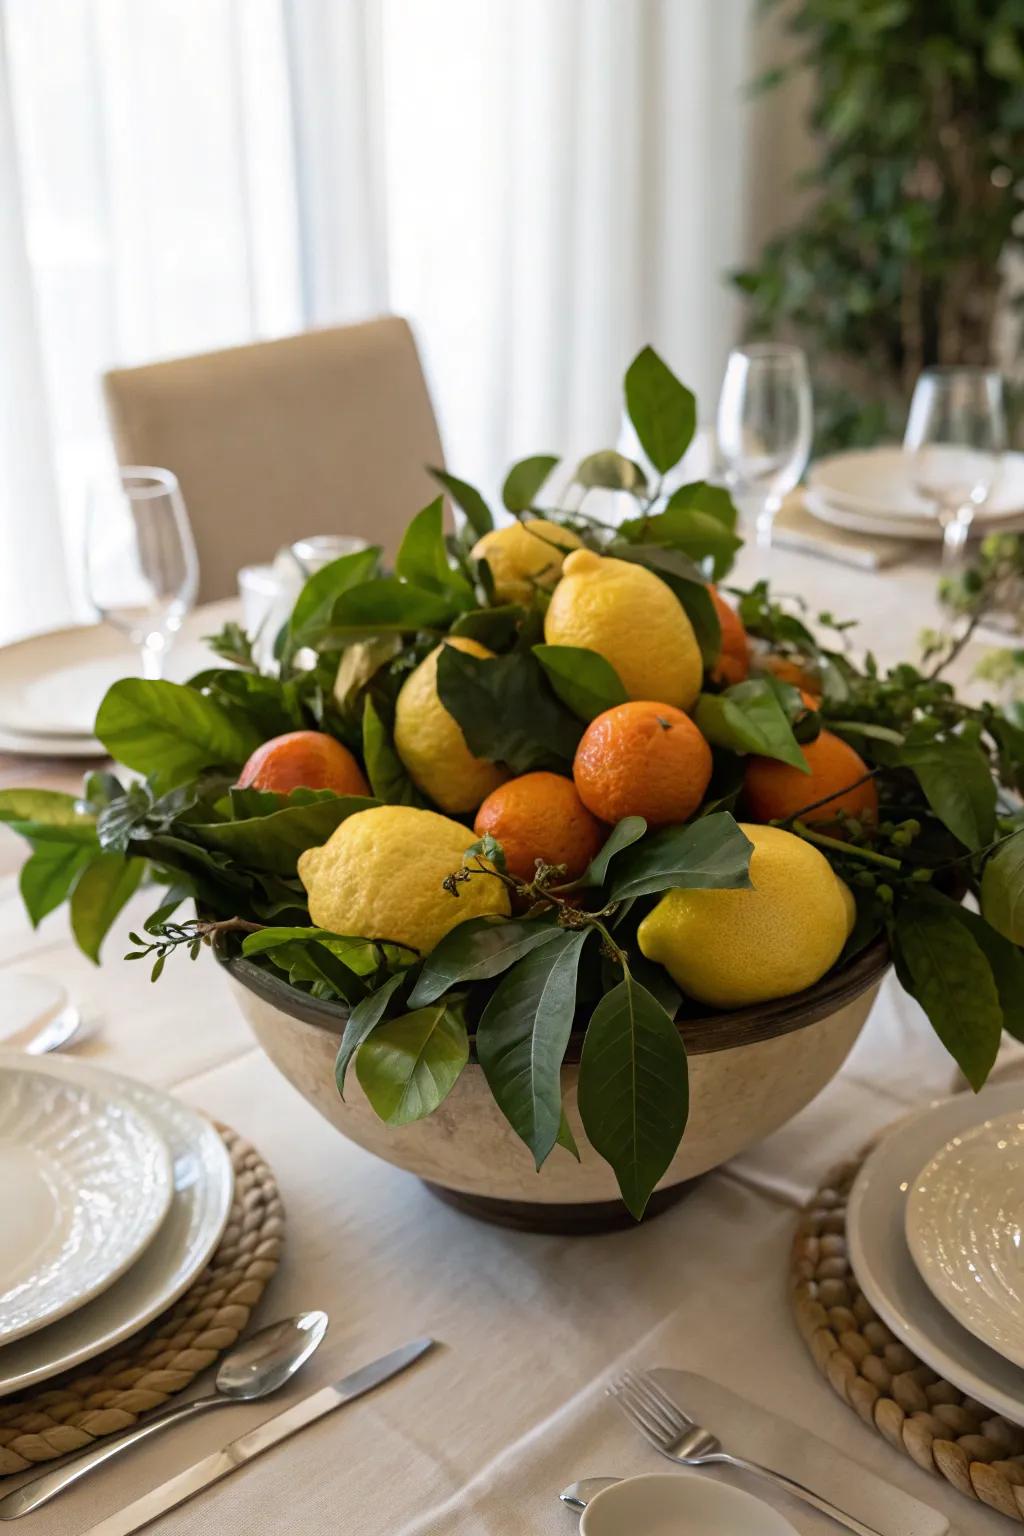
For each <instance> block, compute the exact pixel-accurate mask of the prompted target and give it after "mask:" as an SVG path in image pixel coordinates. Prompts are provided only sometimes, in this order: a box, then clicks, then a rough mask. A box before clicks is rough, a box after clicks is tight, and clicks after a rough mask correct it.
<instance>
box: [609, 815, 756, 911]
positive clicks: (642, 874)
mask: <svg viewBox="0 0 1024 1536" xmlns="http://www.w3.org/2000/svg"><path fill="white" fill-rule="evenodd" d="M752 852H753V847H752V844H751V843H750V841H749V839H748V838H746V837H745V836H744V834H743V833H742V832H741V831H740V829H739V826H738V825H737V823H736V822H735V820H734V819H733V817H732V816H730V815H729V813H728V811H716V812H715V813H714V814H713V815H711V816H702V817H701V819H700V820H699V821H694V822H691V823H690V825H689V826H685V827H663V828H662V829H661V831H660V832H654V833H652V835H651V836H650V837H645V838H644V839H643V840H642V841H641V842H639V843H637V844H635V845H634V847H632V848H630V849H628V850H627V851H626V852H624V853H622V854H620V855H619V856H618V857H617V858H616V860H615V864H614V866H613V868H612V872H611V876H610V881H609V889H610V896H611V899H612V900H613V901H628V900H630V899H631V898H632V897H634V896H652V895H654V894H655V893H656V892H658V891H668V890H681V891H733V890H741V889H743V888H745V887H747V886H749V885H750V855H751V853H752Z"/></svg>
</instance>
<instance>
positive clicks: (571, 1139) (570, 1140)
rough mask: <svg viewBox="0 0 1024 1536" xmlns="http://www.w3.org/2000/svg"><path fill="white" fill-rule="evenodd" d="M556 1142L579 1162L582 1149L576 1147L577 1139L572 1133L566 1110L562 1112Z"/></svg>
mask: <svg viewBox="0 0 1024 1536" xmlns="http://www.w3.org/2000/svg"><path fill="white" fill-rule="evenodd" d="M555 1140H556V1142H557V1143H558V1145H559V1146H560V1147H564V1148H565V1150H566V1151H567V1152H569V1153H570V1154H571V1155H572V1156H573V1157H574V1158H575V1159H576V1161H577V1162H579V1160H580V1149H579V1147H578V1146H577V1145H576V1137H575V1136H574V1135H573V1133H572V1126H571V1125H570V1124H569V1121H568V1119H567V1117H566V1113H565V1110H564V1109H563V1110H562V1118H561V1120H560V1121H559V1124H558V1135H557V1136H556V1137H555Z"/></svg>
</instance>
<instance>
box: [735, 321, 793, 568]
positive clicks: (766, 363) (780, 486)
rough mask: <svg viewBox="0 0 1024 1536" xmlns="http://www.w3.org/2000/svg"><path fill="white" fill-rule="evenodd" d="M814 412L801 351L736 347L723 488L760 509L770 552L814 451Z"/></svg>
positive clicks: (761, 540)
mask: <svg viewBox="0 0 1024 1536" xmlns="http://www.w3.org/2000/svg"><path fill="white" fill-rule="evenodd" d="M812 432H813V406H812V400H811V381H810V377H809V375H808V371H807V358H806V357H805V355H804V353H803V352H802V351H801V350H800V348H799V347H790V346H785V345H783V344H781V343H775V342H765V343H759V344H755V345H752V346H748V347H734V348H733V350H732V351H731V352H730V353H729V361H728V363H727V364H726V369H725V379H724V381H723V383H722V393H721V395H720V396H719V400H718V451H719V454H720V456H721V460H722V465H723V468H724V470H725V478H726V483H727V484H728V485H729V486H730V488H731V489H733V490H735V491H736V493H737V494H738V495H739V496H741V497H743V498H749V499H750V500H751V501H754V502H755V503H756V506H757V514H756V517H757V521H756V525H755V526H756V530H757V542H758V544H759V545H760V546H761V547H762V548H769V547H770V546H771V542H772V527H773V525H774V522H775V515H776V513H777V512H778V510H779V508H780V507H781V505H782V498H783V497H784V496H785V495H786V494H787V492H789V491H791V490H792V489H793V487H794V486H795V485H796V484H798V482H799V480H800V477H801V475H802V474H803V472H804V470H805V469H806V467H807V460H808V458H809V457H810V453H811V436H812Z"/></svg>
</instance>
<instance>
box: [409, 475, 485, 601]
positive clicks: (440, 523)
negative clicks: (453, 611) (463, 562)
mask: <svg viewBox="0 0 1024 1536" xmlns="http://www.w3.org/2000/svg"><path fill="white" fill-rule="evenodd" d="M395 570H396V571H397V573H398V575H399V576H401V577H403V578H404V579H405V580H406V581H411V582H412V583H413V585H414V586H417V587H423V588H424V589H425V590H426V591H429V592H441V593H447V594H451V595H453V596H454V597H455V598H456V600H457V601H458V602H459V604H460V606H462V607H466V608H468V607H471V606H472V603H473V589H472V587H471V586H470V584H469V582H468V581H467V580H466V578H465V576H463V574H462V572H461V571H457V570H455V569H454V568H453V567H452V566H450V565H449V564H448V551H447V549H446V548H445V542H444V498H443V497H442V496H438V497H437V499H436V500H435V501H432V502H431V503H430V505H429V506H427V507H424V508H423V511H422V512H417V514H416V516H415V517H414V518H413V520H412V522H411V523H410V524H409V526H408V527H407V528H406V530H405V533H404V534H403V536H402V543H401V545H400V546H399V550H398V554H397V556H396V557H395Z"/></svg>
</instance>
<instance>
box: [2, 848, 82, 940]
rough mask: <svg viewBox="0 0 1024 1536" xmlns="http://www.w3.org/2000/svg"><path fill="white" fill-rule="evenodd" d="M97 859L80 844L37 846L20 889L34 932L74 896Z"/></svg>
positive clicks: (19, 882)
mask: <svg viewBox="0 0 1024 1536" xmlns="http://www.w3.org/2000/svg"><path fill="white" fill-rule="evenodd" d="M94 857H95V853H94V851H93V849H91V848H86V847H83V846H82V845H81V844H80V843H37V844H36V845H35V850H34V852H33V853H32V854H31V855H30V856H29V857H28V858H27V859H26V860H25V862H24V864H23V865H22V866H21V874H20V876H19V878H18V887H19V889H20V891H21V899H22V901H23V902H24V903H25V911H26V912H27V913H28V915H29V919H30V921H31V923H32V926H33V928H35V927H37V926H38V924H39V923H41V922H42V920H43V918H44V917H45V916H46V915H47V913H48V912H52V911H53V910H54V908H55V907H59V906H60V904H61V902H62V901H66V900H67V898H68V897H69V896H70V894H71V890H72V888H73V886H74V883H75V881H76V880H77V879H78V877H79V875H80V874H81V873H82V870H83V869H85V867H86V865H87V864H89V863H90V862H91V861H92V859H93V858H94Z"/></svg>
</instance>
